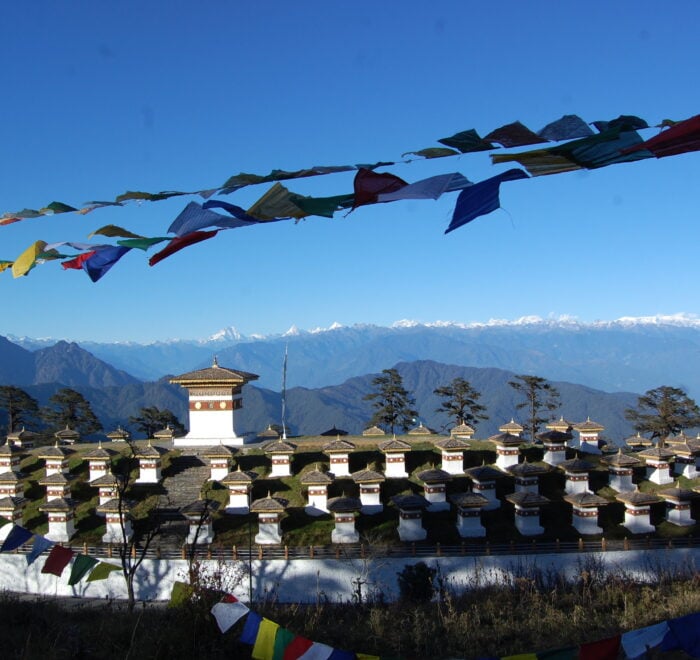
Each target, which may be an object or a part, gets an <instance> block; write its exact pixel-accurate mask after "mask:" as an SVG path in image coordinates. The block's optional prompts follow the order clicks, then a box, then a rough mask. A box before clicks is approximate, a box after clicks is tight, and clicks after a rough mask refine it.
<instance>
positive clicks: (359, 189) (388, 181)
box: [352, 167, 408, 209]
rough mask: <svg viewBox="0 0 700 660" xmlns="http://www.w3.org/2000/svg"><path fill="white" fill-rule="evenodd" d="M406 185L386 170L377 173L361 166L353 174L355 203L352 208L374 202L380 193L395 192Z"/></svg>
mask: <svg viewBox="0 0 700 660" xmlns="http://www.w3.org/2000/svg"><path fill="white" fill-rule="evenodd" d="M407 185H408V184H407V183H406V182H405V181H404V180H403V179H399V177H397V176H394V175H393V174H389V173H388V172H386V173H384V174H377V173H376V172H373V171H372V170H368V169H367V168H365V167H361V168H360V169H359V170H358V172H357V174H356V175H355V182H354V187H355V203H354V204H353V207H352V208H353V209H356V208H357V207H358V206H363V205H365V204H376V203H377V198H378V196H379V195H381V194H382V193H391V192H396V191H397V190H401V188H403V187H405V186H407Z"/></svg>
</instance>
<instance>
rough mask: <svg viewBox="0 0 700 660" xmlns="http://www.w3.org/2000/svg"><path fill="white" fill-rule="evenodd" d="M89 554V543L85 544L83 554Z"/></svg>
mask: <svg viewBox="0 0 700 660" xmlns="http://www.w3.org/2000/svg"><path fill="white" fill-rule="evenodd" d="M87 553H88V550H87V543H83V554H84V555H86V554H87Z"/></svg>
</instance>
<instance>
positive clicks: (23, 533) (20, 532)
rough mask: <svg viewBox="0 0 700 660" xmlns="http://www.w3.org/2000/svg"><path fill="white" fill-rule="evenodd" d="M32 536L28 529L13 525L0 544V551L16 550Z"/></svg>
mask: <svg viewBox="0 0 700 660" xmlns="http://www.w3.org/2000/svg"><path fill="white" fill-rule="evenodd" d="M32 536H34V534H32V533H31V532H30V531H29V530H28V529H25V528H24V527H22V526H21V525H15V526H14V527H13V528H12V529H11V530H10V533H9V534H8V535H7V536H6V537H5V540H4V541H3V543H2V545H1V546H0V552H12V550H16V549H17V548H19V547H20V546H21V545H24V544H25V543H26V542H27V541H29V539H30V538H32Z"/></svg>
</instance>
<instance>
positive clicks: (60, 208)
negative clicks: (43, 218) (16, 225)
mask: <svg viewBox="0 0 700 660" xmlns="http://www.w3.org/2000/svg"><path fill="white" fill-rule="evenodd" d="M77 210H78V209H76V208H75V207H74V206H69V205H68V204H64V203H63V202H51V203H50V204H47V205H46V206H45V207H44V208H42V209H39V212H40V213H43V214H45V215H46V214H48V213H70V212H71V211H77Z"/></svg>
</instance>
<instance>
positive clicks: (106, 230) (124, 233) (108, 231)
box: [88, 225, 143, 238]
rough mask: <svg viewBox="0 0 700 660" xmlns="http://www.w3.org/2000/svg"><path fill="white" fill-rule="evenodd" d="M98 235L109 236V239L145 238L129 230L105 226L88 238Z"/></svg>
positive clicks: (115, 226) (116, 226)
mask: <svg viewBox="0 0 700 660" xmlns="http://www.w3.org/2000/svg"><path fill="white" fill-rule="evenodd" d="M98 235H99V236H107V237H108V238H143V236H141V235H140V234H134V233H133V232H131V231H129V230H128V229H124V228H123V227H119V226H118V225H105V226H104V227H100V228H99V229H95V231H93V232H91V233H90V234H88V238H92V237H93V236H98Z"/></svg>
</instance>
